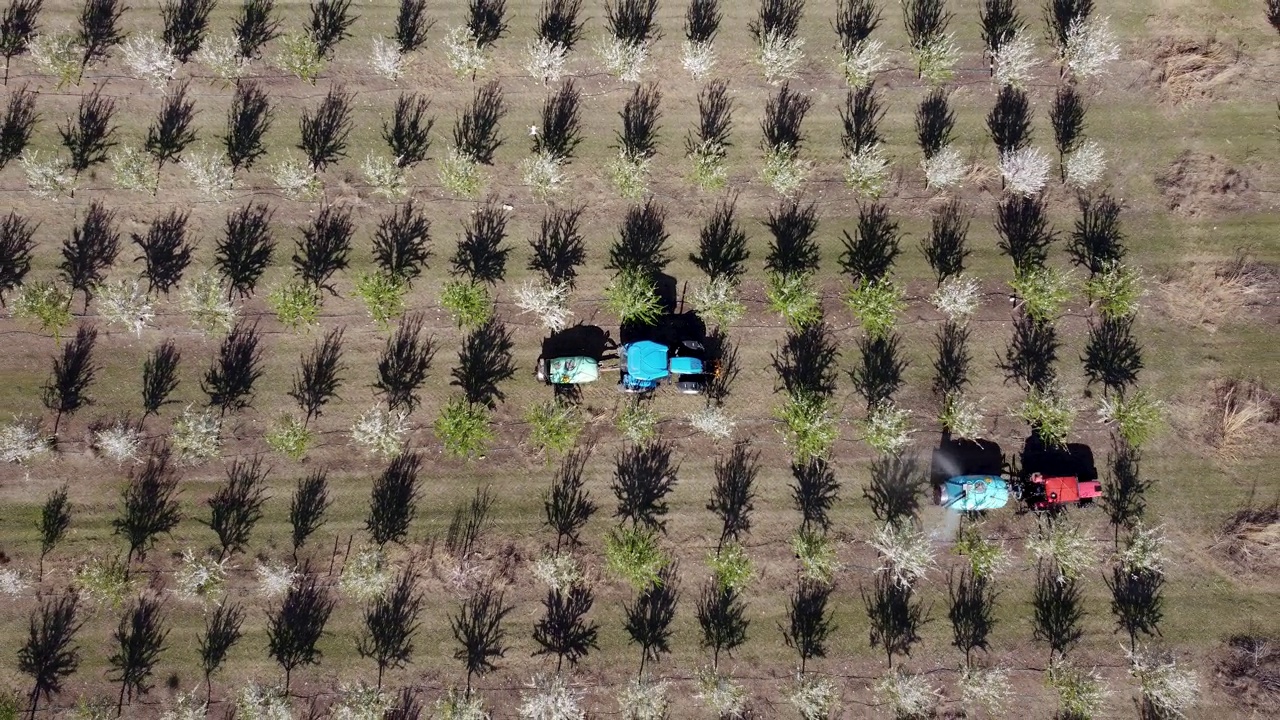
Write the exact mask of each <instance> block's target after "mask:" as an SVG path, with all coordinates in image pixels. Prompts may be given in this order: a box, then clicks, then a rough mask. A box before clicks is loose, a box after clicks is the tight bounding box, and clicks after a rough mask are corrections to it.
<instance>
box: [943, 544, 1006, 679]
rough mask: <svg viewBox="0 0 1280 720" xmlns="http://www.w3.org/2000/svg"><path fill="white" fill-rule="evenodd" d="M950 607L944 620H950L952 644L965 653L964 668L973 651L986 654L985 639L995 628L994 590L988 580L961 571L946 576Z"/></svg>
mask: <svg viewBox="0 0 1280 720" xmlns="http://www.w3.org/2000/svg"><path fill="white" fill-rule="evenodd" d="M947 590H948V595H949V597H950V600H951V603H950V606H949V607H948V608H947V618H948V619H950V620H951V636H952V640H951V644H952V645H954V646H956V648H957V649H959V650H960V652H962V653H964V664H965V665H969V664H970V658H971V656H972V654H973V651H974V650H982V651H984V652H985V651H986V650H987V638H988V637H990V636H991V631H992V629H994V628H995V624H996V616H995V605H996V594H997V591H996V588H995V587H994V586H993V585H992V584H991V580H990V579H989V578H986V577H984V576H981V575H975V574H974V573H973V572H971V571H970V570H969V568H964V569H963V570H961V572H960V573H959V574H956V572H955V571H954V570H952V572H951V573H950V574H949V575H948V576H947Z"/></svg>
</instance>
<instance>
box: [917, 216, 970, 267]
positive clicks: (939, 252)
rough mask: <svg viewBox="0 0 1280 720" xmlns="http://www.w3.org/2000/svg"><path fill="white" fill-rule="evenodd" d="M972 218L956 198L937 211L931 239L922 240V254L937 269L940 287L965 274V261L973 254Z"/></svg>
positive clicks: (932, 223) (930, 265)
mask: <svg viewBox="0 0 1280 720" xmlns="http://www.w3.org/2000/svg"><path fill="white" fill-rule="evenodd" d="M972 217H973V216H972V214H971V213H970V212H969V211H968V210H967V209H966V208H965V206H964V203H963V202H961V200H960V198H953V199H952V200H951V201H950V202H948V203H947V204H945V205H943V206H941V207H939V208H937V209H936V210H934V212H933V217H932V219H931V222H930V224H929V237H928V238H926V239H925V240H923V241H921V243H920V251H921V252H922V253H924V257H925V260H928V261H929V267H931V268H933V276H934V279H935V280H936V281H937V283H938V285H941V284H942V283H943V281H944V280H946V279H948V278H953V277H958V276H959V275H960V274H961V273H963V272H964V261H965V259H966V258H968V257H969V254H970V252H969V243H968V236H969V222H970V220H972Z"/></svg>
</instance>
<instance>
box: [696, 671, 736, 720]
mask: <svg viewBox="0 0 1280 720" xmlns="http://www.w3.org/2000/svg"><path fill="white" fill-rule="evenodd" d="M697 680H698V694H697V695H696V696H695V697H697V698H698V699H699V700H701V701H702V702H703V703H705V704H706V706H707V707H708V708H710V709H711V710H712V711H714V712H715V713H716V717H718V718H721V720H731V719H732V718H740V717H742V714H743V713H744V712H745V711H746V709H747V700H748V695H747V689H746V688H745V687H743V686H742V685H741V684H740V683H737V682H734V680H733V678H732V677H729V676H727V675H721V674H720V673H718V672H716V671H715V670H714V669H712V668H706V669H704V670H700V671H699V672H698V674H697Z"/></svg>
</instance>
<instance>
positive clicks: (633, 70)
mask: <svg viewBox="0 0 1280 720" xmlns="http://www.w3.org/2000/svg"><path fill="white" fill-rule="evenodd" d="M596 53H597V54H598V55H600V59H601V60H602V61H603V62H604V67H605V70H607V71H608V72H609V74H610V75H613V76H614V77H616V78H618V79H620V80H622V81H624V82H640V78H641V77H642V76H643V75H644V71H645V70H646V69H647V68H648V65H649V44H648V43H645V42H628V41H626V40H620V39H618V38H615V37H608V38H602V39H601V40H600V42H599V43H598V44H597V45H596Z"/></svg>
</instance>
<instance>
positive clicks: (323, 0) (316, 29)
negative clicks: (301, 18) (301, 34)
mask: <svg viewBox="0 0 1280 720" xmlns="http://www.w3.org/2000/svg"><path fill="white" fill-rule="evenodd" d="M356 19H357V16H352V15H351V0H315V2H312V3H311V24H310V25H309V26H308V27H307V34H308V35H310V36H311V39H312V40H314V41H315V43H316V49H317V50H319V51H320V57H323V58H332V57H333V49H334V48H335V47H337V45H338V43H339V42H341V41H343V40H345V39H346V38H348V37H350V36H351V33H350V32H348V31H349V30H350V29H351V25H352V24H353V23H355V21H356Z"/></svg>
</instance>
